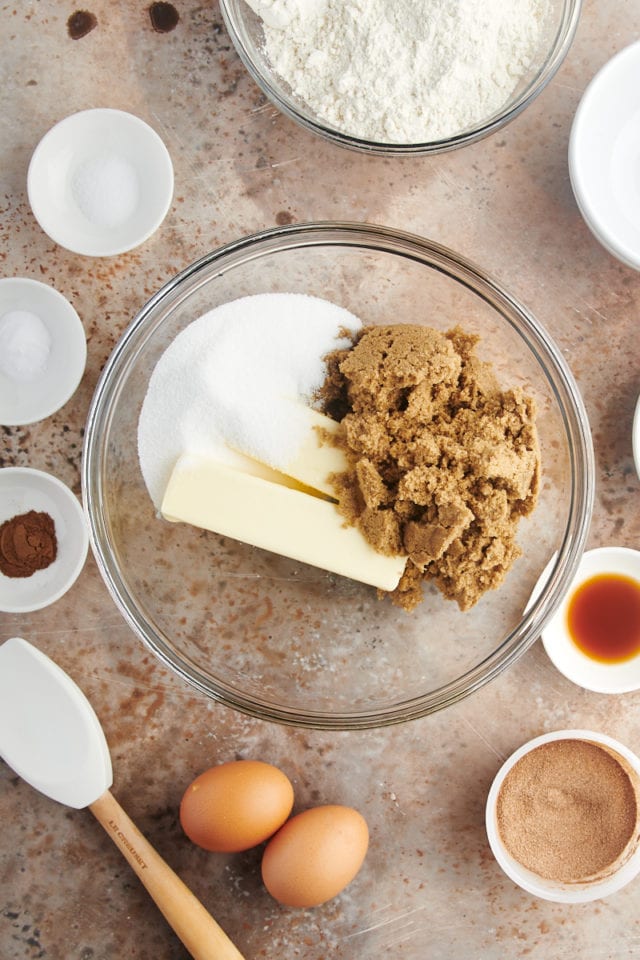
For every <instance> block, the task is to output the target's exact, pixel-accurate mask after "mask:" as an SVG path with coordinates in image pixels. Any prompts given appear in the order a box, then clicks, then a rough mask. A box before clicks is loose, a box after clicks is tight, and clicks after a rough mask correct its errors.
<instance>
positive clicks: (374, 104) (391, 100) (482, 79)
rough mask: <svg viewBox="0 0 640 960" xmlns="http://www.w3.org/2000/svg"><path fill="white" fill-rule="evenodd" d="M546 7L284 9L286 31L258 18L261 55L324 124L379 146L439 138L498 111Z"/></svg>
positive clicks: (407, 0) (346, 3)
mask: <svg viewBox="0 0 640 960" xmlns="http://www.w3.org/2000/svg"><path fill="white" fill-rule="evenodd" d="M263 2H264V0H263ZM289 3H290V4H291V0H289ZM549 3H550V0H324V2H322V3H321V4H320V6H319V7H318V8H317V9H315V10H314V11H313V13H312V15H309V12H308V11H307V12H306V14H305V15H301V14H300V13H299V12H298V11H295V10H294V11H293V12H292V9H291V7H290V9H289V12H290V13H291V12H292V16H291V17H290V19H289V20H288V21H287V24H286V28H285V29H279V28H278V27H277V26H271V25H270V24H269V22H268V21H267V20H266V18H265V22H264V23H263V28H264V34H265V51H266V54H267V56H268V58H269V60H270V61H271V64H272V66H273V69H274V70H275V72H276V73H277V74H279V75H280V76H281V77H282V79H284V80H285V81H286V82H287V83H288V84H289V85H290V87H291V88H292V90H293V91H294V93H295V94H296V95H297V96H298V97H300V98H301V99H302V100H303V101H305V103H306V104H307V105H308V106H309V107H310V108H311V109H312V110H313V111H314V112H315V113H316V114H317V115H318V117H320V118H321V119H322V120H324V121H325V122H326V123H327V124H329V125H330V126H333V127H335V128H337V129H339V130H342V131H344V132H346V133H350V134H352V135H354V136H357V137H360V138H363V139H367V140H373V141H380V142H392V143H420V142H425V141H431V140H438V139H443V138H446V137H450V136H452V135H453V134H456V133H460V132H462V131H463V130H465V129H468V128H469V127H472V126H474V125H476V124H477V123H478V122H479V121H482V120H483V119H486V118H488V117H490V116H491V115H492V114H493V113H495V112H496V111H498V110H499V109H500V108H501V107H503V105H504V104H505V103H506V102H507V100H508V99H509V97H510V95H511V94H512V93H513V91H514V90H515V89H516V87H517V85H518V82H519V80H520V78H521V77H522V76H523V75H524V73H525V72H526V71H527V69H528V67H529V65H530V63H531V62H532V59H533V57H534V55H535V53H536V50H537V48H538V45H539V43H540V40H541V36H542V31H543V27H544V21H545V19H546V17H547V15H548V11H549ZM294 6H295V5H294Z"/></svg>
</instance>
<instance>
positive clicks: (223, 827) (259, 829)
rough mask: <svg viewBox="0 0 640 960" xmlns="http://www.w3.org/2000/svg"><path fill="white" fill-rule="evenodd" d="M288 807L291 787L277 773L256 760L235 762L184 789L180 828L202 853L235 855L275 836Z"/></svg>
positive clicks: (205, 774)
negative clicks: (201, 848) (211, 852)
mask: <svg viewBox="0 0 640 960" xmlns="http://www.w3.org/2000/svg"><path fill="white" fill-rule="evenodd" d="M292 806H293V787H292V786H291V783H290V781H289V779H288V777H286V776H285V774H284V773H283V772H282V771H281V770H278V768H277V767H273V766H271V764H270V763H262V762H261V761H260V760H234V761H231V762H230V763H223V764H220V766H217V767H211V769H210V770H206V771H205V772H204V773H201V774H200V776H199V777H196V779H195V780H194V781H193V783H192V784H190V786H188V787H187V789H186V791H185V793H184V796H183V798H182V802H181V804H180V823H181V824H182V829H183V830H184V832H185V833H186V835H187V836H188V837H189V839H190V840H193V842H194V843H197V844H198V846H200V847H204V848H205V850H213V851H216V852H218V853H235V852H237V851H239V850H248V849H249V848H250V847H255V846H256V845H257V844H259V843H262V841H263V840H266V839H267V838H268V837H270V836H271V835H272V834H273V833H275V832H276V830H277V829H278V827H281V826H282V824H283V823H284V821H285V820H286V819H287V817H288V816H289V814H290V813H291V808H292Z"/></svg>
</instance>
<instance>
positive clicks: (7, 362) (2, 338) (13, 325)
mask: <svg viewBox="0 0 640 960" xmlns="http://www.w3.org/2000/svg"><path fill="white" fill-rule="evenodd" d="M86 361H87V342H86V337H85V332H84V327H83V326H82V322H81V320H80V317H79V316H78V314H77V313H76V311H75V310H74V308H73V307H72V306H71V304H70V303H69V301H68V300H67V299H66V298H65V297H64V296H63V295H62V294H61V293H60V292H59V291H58V290H56V289H54V288H53V287H50V286H49V285H48V284H46V283H41V282H40V281H39V280H31V279H30V278H28V277H5V278H4V279H0V423H1V424H3V426H6V427H15V426H24V425H26V424H29V423H36V422H37V421H38V420H44V419H45V417H49V416H51V414H53V413H55V412H56V410H59V409H60V407H62V406H64V404H65V403H66V402H67V401H68V400H69V399H70V398H71V396H72V395H73V394H74V393H75V391H76V389H77V387H78V385H79V383H80V381H81V379H82V375H83V373H84V368H85V364H86Z"/></svg>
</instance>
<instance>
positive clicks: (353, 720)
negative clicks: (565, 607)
mask: <svg viewBox="0 0 640 960" xmlns="http://www.w3.org/2000/svg"><path fill="white" fill-rule="evenodd" d="M324 246H338V247H340V246H347V247H354V248H356V249H362V250H377V251H379V252H384V253H390V254H393V255H401V256H403V257H405V258H407V259H409V260H413V261H417V262H418V263H421V264H423V265H425V266H427V267H430V268H431V269H435V270H437V271H439V272H442V273H444V274H446V275H448V276H450V277H451V279H453V280H454V281H455V282H459V283H461V284H462V285H463V286H465V287H467V288H468V289H469V290H471V291H472V292H473V293H475V294H476V295H477V296H479V297H480V298H481V299H483V300H484V301H485V302H487V303H488V304H489V306H492V307H493V308H494V309H496V310H497V311H498V312H499V313H500V314H501V315H502V317H503V319H505V320H506V321H507V322H508V323H509V324H510V325H511V327H512V328H513V329H515V331H516V332H517V333H518V334H519V335H520V337H521V338H522V339H523V340H524V341H525V343H526V345H527V346H528V348H529V349H530V350H531V351H532V352H533V353H534V355H535V357H536V359H537V361H538V363H539V364H540V367H541V369H542V370H543V371H544V373H545V376H546V377H547V380H548V383H549V386H550V387H551V389H552V391H553V393H554V395H555V397H556V400H557V402H558V405H559V408H560V411H561V415H562V419H563V423H564V427H565V435H566V439H567V443H568V452H569V458H570V464H571V490H570V497H569V513H568V521H567V524H566V526H565V530H564V536H563V540H562V543H561V544H560V545H559V547H558V548H557V553H556V557H555V562H554V564H553V566H552V569H551V571H550V573H549V576H548V579H547V581H546V583H545V584H544V586H543V587H542V588H541V589H540V591H539V593H538V594H537V596H536V597H535V599H534V600H532V602H531V603H530V604H529V606H528V607H527V608H526V610H525V611H524V613H523V617H522V619H521V621H520V622H519V624H518V625H517V626H516V627H515V628H514V629H513V630H512V631H511V632H510V633H509V634H508V635H507V636H506V637H505V638H504V639H503V640H502V642H501V643H500V644H499V646H497V647H496V649H495V650H493V651H492V652H491V653H490V654H489V655H488V656H486V657H485V658H484V659H483V660H481V661H480V662H479V663H477V664H475V665H474V666H473V667H472V668H470V669H469V670H467V671H466V672H465V673H463V674H461V675H460V676H459V677H457V678H456V679H454V680H451V681H449V682H447V683H446V684H443V685H442V686H440V687H437V688H435V689H434V690H431V691H429V692H428V693H426V694H422V695H420V696H417V697H413V698H410V699H407V700H403V701H399V702H398V703H395V704H393V705H392V706H391V707H385V708H383V709H378V708H373V709H354V710H353V711H346V712H341V713H333V712H329V711H319V710H309V711H305V712H301V710H300V709H299V708H290V707H287V706H286V705H283V704H279V703H273V702H271V701H268V700H262V699H260V698H259V697H256V696H254V695H252V696H248V695H245V694H243V693H241V692H240V691H239V690H238V689H237V688H235V687H232V686H231V685H230V684H227V683H225V682H224V681H220V680H218V679H216V680H215V682H211V680H210V678H208V677H205V676H203V674H202V673H201V671H200V670H199V669H198V667H197V665H196V664H195V663H194V662H193V661H191V660H189V659H188V658H185V657H184V656H178V655H177V654H176V651H175V649H174V648H173V647H172V645H171V643H170V642H168V643H167V642H166V641H165V640H164V639H163V638H162V636H161V635H160V634H159V631H157V630H156V629H155V628H154V627H153V626H152V625H151V624H150V623H148V622H147V621H146V620H145V617H144V616H143V615H142V614H141V612H140V611H139V610H138V609H137V606H136V604H135V602H134V601H133V600H132V599H131V598H130V597H129V595H128V592H127V589H126V586H125V582H124V580H123V578H122V576H121V575H120V571H119V569H118V564H117V562H116V561H115V559H114V557H113V556H111V555H110V553H109V549H108V544H109V537H108V532H107V530H106V524H105V518H104V514H103V511H102V502H103V498H102V474H101V465H102V462H103V456H104V452H105V450H106V449H107V447H108V437H109V427H110V422H111V419H112V416H113V404H114V400H115V401H117V399H118V396H119V391H121V387H122V384H123V382H124V381H125V380H126V377H127V375H128V371H129V370H130V368H131V366H132V365H133V363H134V362H135V360H136V358H137V356H138V355H139V352H140V350H141V349H142V348H143V347H144V343H145V341H146V339H147V338H148V337H149V336H150V335H151V334H152V333H153V330H154V329H155V327H154V326H153V325H151V326H149V324H150V318H151V320H153V317H154V314H155V312H156V311H157V310H159V309H161V308H162V306H163V304H164V303H165V302H172V307H175V306H176V305H177V304H178V303H181V302H182V301H183V300H184V299H185V298H186V297H187V296H189V294H190V293H191V292H193V291H194V290H196V289H198V288H199V286H200V285H201V284H202V283H205V282H207V281H208V280H209V279H211V278H213V277H215V276H219V275H221V274H222V273H224V272H226V271H228V270H232V269H233V268H234V267H236V266H240V265H244V264H246V263H248V262H251V260H254V259H257V258H259V257H261V256H262V255H265V254H275V253H278V252H285V251H289V250H292V249H299V248H305V247H324ZM451 271H453V273H452V272H451ZM203 276H204V279H202V278H203ZM185 285H186V289H185ZM161 319H162V318H161ZM146 327H148V329H146V330H145V328H146ZM143 334H144V339H143V340H142V341H140V337H141V336H142V335H143ZM136 339H138V341H139V343H138V345H137V347H136V344H135V341H136ZM132 350H133V351H134V352H133V354H132ZM547 365H548V369H547ZM594 478H595V466H594V453H593V443H592V438H591V431H590V427H589V421H588V417H587V413H586V410H585V407H584V404H583V401H582V398H581V395H580V392H579V390H578V387H577V384H576V382H575V380H574V378H573V375H572V373H571V371H570V370H569V367H568V365H567V363H566V361H565V360H564V357H563V356H562V354H561V352H560V350H559V349H558V347H557V346H556V345H555V343H554V341H553V340H552V339H551V337H550V336H549V334H548V333H547V332H546V330H545V329H544V327H543V326H542V325H541V324H540V323H539V322H538V321H537V320H536V319H535V317H534V316H533V315H532V314H531V313H529V311H528V310H527V309H526V308H525V307H524V306H523V305H522V304H520V303H519V301H518V300H516V299H515V298H514V297H512V296H511V295H510V294H509V293H508V292H507V291H506V289H505V288H504V287H503V286H502V285H501V284H500V283H499V282H498V281H496V280H494V279H493V278H492V277H491V276H489V275H488V274H487V273H486V272H485V271H483V270H482V269H481V268H480V267H478V266H476V265H475V264H474V263H473V262H472V261H470V260H467V259H466V258H464V257H462V256H459V255H458V254H456V253H454V252H453V251H452V250H450V249H448V248H447V247H445V246H443V245H441V244H438V243H435V242H433V241H430V240H427V239H425V238H423V237H420V236H418V235H415V234H411V233H407V232H405V231H400V230H396V229H394V228H391V227H384V226H378V225H374V224H369V223H353V222H343V221H317V222H309V223H300V224H293V225H288V226H283V227H275V228H270V229H267V230H263V231H260V232H258V233H254V234H250V235H249V236H246V237H243V238H241V239H239V240H235V241H232V242H230V243H227V244H224V245H223V246H220V247H218V248H217V249H215V250H213V251H212V252H211V253H209V254H206V255H205V256H203V257H201V258H200V259H198V260H196V261H195V262H194V263H193V264H191V265H190V266H188V267H187V268H185V269H184V270H183V271H181V272H180V273H178V274H177V275H176V276H174V277H173V278H171V279H170V280H169V281H167V282H166V283H165V284H164V285H163V286H162V287H161V288H160V289H159V290H158V291H157V293H155V294H154V295H153V296H152V297H151V298H150V299H149V300H148V301H147V302H146V303H145V304H144V305H143V306H142V308H141V309H140V310H139V311H138V313H137V315H136V316H135V317H134V319H133V320H132V321H131V323H130V324H129V326H128V327H127V328H126V329H125V330H124V332H123V334H122V336H121V337H120V339H119V340H118V342H117V344H116V346H115V347H114V350H113V351H112V353H111V355H110V357H109V358H108V360H107V362H106V364H105V366H104V368H103V371H102V373H101V375H100V378H99V380H98V383H97V385H96V388H95V392H94V395H93V399H92V401H91V405H90V409H89V413H88V417H87V422H86V429H85V438H84V444H83V455H82V499H83V504H84V508H85V513H86V517H87V523H88V527H89V538H90V544H91V549H92V553H93V555H94V557H95V559H96V563H97V566H98V569H99V571H100V574H101V576H102V578H103V580H104V582H105V584H106V586H107V589H108V590H109V592H110V594H111V596H112V598H113V600H114V601H115V604H116V606H117V608H118V609H119V611H120V613H121V614H122V616H123V617H124V619H125V621H126V622H127V623H128V625H129V626H130V627H131V629H132V630H133V632H134V633H135V634H136V635H137V636H138V637H139V639H141V640H142V641H143V643H144V644H145V645H146V646H147V647H148V648H149V649H150V650H151V651H152V652H153V653H154V654H155V655H156V657H158V659H159V660H160V661H161V662H162V663H164V664H165V665H166V666H168V667H170V668H171V670H172V671H173V672H175V673H176V674H178V676H180V677H182V679H184V680H185V681H187V683H188V684H190V685H191V686H192V687H195V688H196V689H197V690H199V691H200V692H202V693H205V694H207V695H208V696H209V697H211V698H212V699H214V700H216V701H218V702H220V703H222V704H225V705H226V706H229V707H232V708H234V709H236V710H238V711H240V712H241V713H245V714H247V715H250V716H255V717H258V718H260V719H263V720H270V721H274V722H278V723H282V724H286V725H290V726H295V727H308V728H313V729H334V730H350V729H366V728H372V727H382V726H388V725H391V724H395V723H400V722H405V721H407V720H413V719H418V718H419V717H423V716H426V715H428V714H431V713H434V712H436V711H438V710H441V709H443V708H444V707H447V706H450V705H452V704H454V703H457V702H458V701H460V700H462V699H464V698H465V697H467V696H469V695H470V694H471V693H473V692H475V691H476V690H478V689H480V688H481V687H483V686H484V685H485V684H487V683H488V682H489V681H491V680H493V679H494V678H495V677H497V676H498V675H499V674H500V673H501V672H502V671H503V670H505V669H506V668H507V667H509V666H511V665H512V664H513V663H515V661H516V660H518V659H519V658H520V656H522V654H523V653H525V652H526V650H528V649H529V647H530V646H531V645H532V644H533V643H534V642H535V641H536V640H537V639H538V637H539V636H540V634H541V633H542V631H543V629H544V627H545V625H546V624H547V622H548V621H549V620H550V618H551V617H552V616H553V615H554V613H555V611H556V609H557V608H558V606H559V605H560V603H561V601H562V599H563V596H564V594H565V592H566V590H567V589H568V588H569V586H570V584H571V581H572V579H573V576H574V574H575V571H576V569H577V566H578V563H579V561H580V558H581V556H582V553H583V550H584V547H585V543H586V539H587V535H588V532H589V525H590V520H591V513H592V510H593V502H594V495H595V479H594Z"/></svg>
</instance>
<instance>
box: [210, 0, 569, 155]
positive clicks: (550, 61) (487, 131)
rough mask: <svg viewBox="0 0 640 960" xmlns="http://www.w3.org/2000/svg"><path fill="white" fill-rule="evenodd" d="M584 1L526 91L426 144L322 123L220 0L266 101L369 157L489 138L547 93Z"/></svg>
mask: <svg viewBox="0 0 640 960" xmlns="http://www.w3.org/2000/svg"><path fill="white" fill-rule="evenodd" d="M239 2H240V3H243V2H244V0H239ZM582 2H583V0H563V8H562V18H561V21H560V24H559V26H558V29H557V31H556V35H555V38H554V41H553V44H552V45H551V46H550V48H549V51H548V54H547V56H546V58H545V60H544V62H543V63H542V64H541V65H540V67H539V69H538V70H537V72H536V73H535V75H534V76H533V78H532V79H531V81H530V83H528V84H527V86H526V87H525V89H524V90H522V91H521V92H520V94H519V95H518V96H517V97H516V98H515V99H514V100H513V101H511V100H510V101H508V103H507V104H506V105H505V107H503V109H502V110H500V111H499V112H498V113H496V114H494V115H493V116H492V117H489V118H487V119H485V120H483V121H482V122H481V123H479V124H478V125H477V126H476V127H473V128H472V129H470V130H466V131H462V132H460V133H457V134H454V135H452V136H450V137H446V138H443V139H440V140H432V141H425V142H422V143H391V142H386V141H375V140H366V139H364V138H361V137H356V136H353V135H351V134H348V133H345V132H343V131H341V130H338V129H336V128H334V127H331V126H329V125H328V124H323V123H321V122H320V121H319V120H317V119H315V118H314V116H313V114H312V111H311V110H305V109H304V108H303V107H302V106H300V107H299V106H297V105H295V104H294V103H293V101H292V100H290V99H289V98H288V97H286V96H285V95H283V94H281V93H280V92H279V91H278V90H277V89H276V88H275V87H274V85H273V84H272V82H271V80H270V77H269V74H268V73H267V72H266V71H263V70H261V69H259V67H258V66H257V65H256V63H255V61H254V59H253V58H252V57H251V55H250V53H249V50H248V49H247V47H246V45H245V43H244V41H243V39H242V28H241V27H240V25H239V23H238V20H237V18H236V17H235V15H234V11H233V9H232V8H231V0H220V11H221V13H222V19H223V22H224V25H225V28H226V30H227V33H228V34H229V37H230V38H231V42H232V44H233V47H234V49H235V51H236V53H237V55H238V57H239V58H240V60H241V62H242V63H243V65H244V67H245V69H246V70H247V72H248V73H249V75H250V76H251V77H252V79H253V80H254V82H255V83H256V84H257V86H258V87H259V88H260V89H261V90H262V92H263V93H264V95H265V96H266V97H267V99H268V100H270V101H271V103H273V104H274V106H276V107H277V108H278V110H280V111H281V112H282V113H283V114H284V115H285V116H287V117H289V119H290V120H293V121H294V122H295V123H297V124H299V125H300V126H302V127H304V128H306V129H307V130H310V131H311V132H312V133H315V134H317V135H318V136H320V137H322V139H324V140H329V141H330V142H332V143H335V144H338V145H339V146H342V147H346V148H347V149H350V150H354V151H356V152H360V153H366V154H369V155H370V156H384V157H406V156H429V155H435V154H439V153H446V152H448V151H450V150H456V149H458V148H459V147H463V146H465V145H466V144H469V143H476V142H477V141H478V140H483V139H484V138H485V137H488V136H490V135H491V134H492V133H495V131H497V130H499V129H501V128H502V127H504V126H506V125H507V124H508V123H510V122H511V121H512V120H514V119H515V118H516V117H517V116H518V115H519V114H520V113H521V112H522V111H523V110H524V109H525V108H526V107H528V106H529V104H531V103H532V102H533V101H534V100H535V99H536V97H537V96H538V95H539V94H540V93H542V91H543V90H544V89H545V87H546V86H547V84H548V83H549V82H550V81H551V80H552V79H553V77H554V76H555V74H556V73H557V71H558V70H559V69H560V67H561V66H562V63H563V61H564V59H565V57H566V56H567V53H568V52H569V49H570V47H571V44H572V43H573V38H574V36H575V33H576V30H577V28H578V22H579V20H580V13H581V10H582ZM241 16H242V15H241Z"/></svg>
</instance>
